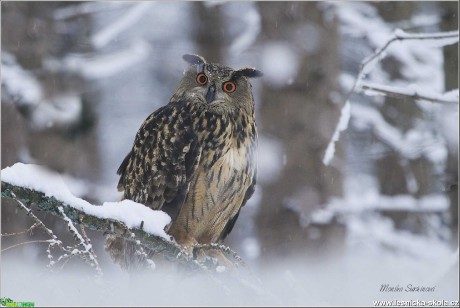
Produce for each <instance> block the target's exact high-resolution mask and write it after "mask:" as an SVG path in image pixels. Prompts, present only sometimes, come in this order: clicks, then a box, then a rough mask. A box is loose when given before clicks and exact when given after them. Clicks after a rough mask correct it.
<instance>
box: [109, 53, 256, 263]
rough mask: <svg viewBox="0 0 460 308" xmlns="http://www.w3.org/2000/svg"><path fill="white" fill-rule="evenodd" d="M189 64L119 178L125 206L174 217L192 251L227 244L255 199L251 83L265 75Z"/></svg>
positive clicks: (178, 237)
mask: <svg viewBox="0 0 460 308" xmlns="http://www.w3.org/2000/svg"><path fill="white" fill-rule="evenodd" d="M183 59H184V60H185V61H186V62H188V63H189V64H190V67H189V68H188V69H187V70H186V71H185V73H184V75H183V77H182V80H181V81H180V82H179V86H178V87H177V90H176V92H175V93H174V95H173V96H172V98H171V100H170V101H169V103H168V104H167V105H165V106H163V107H161V108H159V109H158V110H157V111H155V112H153V113H152V114H151V115H150V116H148V117H147V119H146V120H145V121H144V122H143V123H142V125H141V127H140V128H139V130H138V132H137V134H136V137H135V140H134V144H133V147H132V149H131V151H130V152H129V153H128V155H127V156H126V158H125V159H124V160H123V162H122V163H121V165H120V167H119V169H118V172H117V173H118V174H119V175H120V180H119V183H118V189H119V190H120V191H123V192H124V194H123V198H124V199H130V200H133V201H135V202H138V203H142V204H145V205H146V206H148V207H150V208H152V209H154V210H160V209H161V210H163V211H165V212H166V213H168V214H169V215H170V216H171V223H170V224H169V226H168V227H167V230H166V231H167V233H169V234H170V235H171V236H173V237H174V239H175V241H176V242H177V243H178V244H180V245H183V246H185V247H193V245H195V244H209V243H220V242H222V241H223V240H224V239H225V237H226V236H227V235H228V234H229V233H230V232H231V231H232V229H233V227H234V225H235V222H236V220H237V218H238V215H239V213H240V210H241V208H242V207H243V206H244V205H245V203H246V202H247V201H248V199H249V198H250V197H251V196H252V194H253V193H254V189H255V185H256V148H257V129H256V121H255V117H254V99H253V95H252V86H251V84H250V82H249V78H253V77H260V76H262V73H261V72H260V71H259V70H256V69H254V68H241V69H237V70H235V69H232V68H230V67H227V66H223V65H220V64H215V63H207V62H206V60H205V59H204V58H203V57H201V56H197V55H190V54H186V55H184V56H183ZM118 244H120V243H118ZM110 246H112V248H116V247H121V246H120V245H116V243H109V245H107V246H106V248H107V247H108V248H109V250H110ZM112 257H114V255H113V253H112Z"/></svg>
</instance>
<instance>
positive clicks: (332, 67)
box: [257, 2, 344, 261]
mask: <svg viewBox="0 0 460 308" xmlns="http://www.w3.org/2000/svg"><path fill="white" fill-rule="evenodd" d="M258 5H259V9H260V13H261V16H262V34H261V37H263V42H262V44H265V45H262V48H261V49H262V50H264V46H267V48H270V46H273V45H270V44H272V43H275V44H278V43H279V44H282V46H285V47H286V48H289V49H290V50H291V51H293V52H294V54H296V55H297V56H298V60H299V61H298V62H299V65H298V68H297V76H296V77H295V78H294V79H293V80H292V81H286V83H285V84H283V85H281V86H280V85H277V86H274V85H271V84H269V82H267V81H265V83H264V86H263V88H262V90H261V93H262V95H261V99H260V102H261V107H260V108H259V110H260V117H259V127H261V128H262V130H261V131H262V132H263V133H265V134H266V136H270V137H271V138H274V139H276V141H277V142H279V144H281V146H282V150H283V151H284V155H283V156H284V159H283V161H284V165H283V166H282V170H281V172H280V174H279V176H278V178H277V180H276V181H275V182H273V183H270V184H265V185H264V184H262V185H259V187H258V189H261V190H263V192H262V196H263V197H262V201H261V203H260V212H259V214H258V218H257V224H258V228H257V230H258V236H259V238H260V241H261V246H262V258H263V261H272V260H275V259H281V258H285V257H292V256H298V254H300V255H301V254H305V255H307V256H313V255H318V256H323V255H324V253H325V252H328V251H329V252H332V250H335V249H337V248H338V247H340V246H342V244H343V235H344V232H343V229H342V227H341V226H339V225H337V224H336V223H334V222H333V223H331V224H330V225H315V224H308V223H307V224H305V222H307V221H308V219H309V218H310V215H311V213H312V212H313V211H314V210H316V209H318V208H320V207H321V206H322V205H324V204H326V203H327V202H328V200H329V199H330V198H331V197H333V196H340V195H341V194H342V170H341V168H342V165H341V162H342V158H343V153H342V150H341V143H340V142H339V143H338V144H337V147H336V149H337V151H336V154H335V157H336V158H335V159H334V160H333V163H332V165H331V166H325V165H324V164H323V163H322V158H323V156H324V153H325V150H326V147H327V145H328V143H329V141H330V140H331V136H332V134H333V132H334V130H335V127H336V126H337V123H338V119H339V115H340V110H341V107H342V102H340V103H337V102H334V101H332V97H333V96H334V95H336V94H337V92H338V86H337V80H336V79H337V76H338V73H339V69H340V62H339V56H338V46H337V45H338V32H337V24H336V22H335V21H326V20H325V19H324V16H323V12H321V10H320V9H319V6H318V4H317V3H314V2H310V3H308V2H289V3H281V2H280V3H278V2H275V3H273V2H272V3H270V2H267V3H265V2H260V3H258ZM299 29H300V30H299ZM302 30H309V31H305V32H303V31H302ZM293 35H297V38H298V39H299V40H298V39H294V38H293ZM309 35H311V36H309ZM271 60H272V61H274V62H276V61H277V60H278V59H271ZM342 138H343V136H342ZM301 213H302V214H301ZM304 218H306V220H305V219H304Z"/></svg>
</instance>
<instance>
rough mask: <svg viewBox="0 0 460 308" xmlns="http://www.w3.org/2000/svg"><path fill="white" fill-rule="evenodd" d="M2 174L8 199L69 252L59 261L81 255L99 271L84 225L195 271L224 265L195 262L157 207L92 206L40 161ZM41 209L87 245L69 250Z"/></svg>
mask: <svg viewBox="0 0 460 308" xmlns="http://www.w3.org/2000/svg"><path fill="white" fill-rule="evenodd" d="M1 177H2V183H1V186H2V190H1V196H2V198H8V199H13V200H16V201H17V202H18V204H19V206H20V207H21V208H23V209H24V210H25V211H26V212H27V214H28V215H29V216H30V217H32V219H34V221H35V223H36V224H39V225H40V226H42V227H43V228H44V229H45V231H46V232H47V233H48V235H49V236H50V237H51V240H52V242H53V243H51V242H50V244H53V245H58V246H59V247H62V248H63V249H64V250H65V252H66V255H64V256H61V258H60V259H59V260H61V259H62V258H65V257H66V256H69V255H72V254H73V255H74V254H79V255H80V256H81V257H82V258H84V259H86V260H87V261H88V262H89V263H90V264H93V265H92V266H93V267H95V268H96V270H97V269H98V268H99V265H98V263H97V261H96V257H95V254H94V251H93V249H92V246H91V243H90V241H89V239H88V238H87V236H86V233H85V232H84V229H82V233H81V234H80V232H79V231H78V230H77V228H76V227H75V225H80V227H85V228H88V229H91V230H96V231H101V232H104V233H109V234H113V235H115V236H117V237H121V238H124V239H126V240H128V241H131V242H134V243H136V244H137V246H139V247H138V248H139V249H138V250H139V252H140V253H141V254H145V251H148V252H149V253H150V254H159V255H162V256H164V257H165V258H166V259H168V260H170V261H172V262H177V263H179V264H184V265H186V266H187V267H189V268H192V269H200V270H206V271H211V272H212V271H216V270H217V267H218V266H217V265H216V264H213V263H212V262H211V263H210V262H207V263H206V266H203V264H200V263H199V262H197V261H196V260H194V259H193V258H192V257H191V256H190V255H188V254H187V253H186V252H185V251H184V250H183V249H182V247H181V246H179V245H178V244H176V243H175V241H173V240H172V238H171V237H170V236H169V235H167V234H166V232H165V231H164V228H165V226H166V225H167V224H169V222H170V217H169V216H168V215H167V214H166V213H164V212H162V211H154V210H152V209H150V208H148V207H146V206H144V205H142V204H139V203H135V202H133V201H130V200H123V201H120V202H105V203H104V204H103V205H93V204H90V203H89V202H87V201H85V200H83V199H80V198H77V197H75V196H73V195H72V194H71V193H70V191H69V189H68V187H67V186H66V185H65V184H64V182H63V181H62V179H61V178H60V176H59V175H58V174H55V173H52V172H50V171H48V170H46V169H44V168H43V167H40V166H37V165H26V164H22V163H17V164H15V165H13V166H12V167H7V168H5V169H3V170H2V173H1ZM36 210H38V211H44V212H47V213H51V214H53V215H55V216H58V217H60V218H61V219H63V220H64V221H65V222H66V224H67V225H68V228H69V230H70V232H71V233H72V234H73V235H74V237H75V239H76V240H77V242H78V245H79V246H82V247H83V249H82V250H78V251H77V250H73V251H67V250H66V248H65V247H63V245H62V243H61V242H60V241H59V240H58V239H57V237H56V236H55V235H54V233H53V232H52V230H51V229H49V228H47V227H46V226H45V225H44V224H43V223H42V222H41V221H40V220H39V219H38V218H37V217H36V216H35V215H34V214H33V212H34V211H36ZM207 246H208V245H204V246H203V245H202V246H200V247H197V248H196V249H194V252H195V250H205V249H207V248H206V247H207ZM208 248H209V249H215V250H219V251H221V252H222V254H223V255H224V256H226V257H227V258H228V260H230V262H233V263H234V264H235V266H237V265H239V264H242V265H244V264H243V263H242V262H241V258H239V257H237V255H236V253H234V252H233V251H232V250H231V249H229V248H228V247H225V246H222V245H217V246H216V245H209V247H208ZM59 260H58V261H59ZM147 261H148V260H147ZM152 265H153V264H152ZM153 266H154V265H153ZM212 266H214V268H213V267H212ZM98 272H99V271H98Z"/></svg>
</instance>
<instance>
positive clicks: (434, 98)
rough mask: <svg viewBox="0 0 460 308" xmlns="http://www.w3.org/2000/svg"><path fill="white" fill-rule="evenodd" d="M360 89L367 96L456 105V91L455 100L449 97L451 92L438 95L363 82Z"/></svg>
mask: <svg viewBox="0 0 460 308" xmlns="http://www.w3.org/2000/svg"><path fill="white" fill-rule="evenodd" d="M361 89H362V90H363V92H364V93H365V94H368V95H375V94H378V95H384V96H390V97H395V98H401V99H405V98H411V99H413V100H425V101H429V102H432V103H440V104H458V89H457V96H456V98H455V97H454V96H453V95H451V94H452V93H453V92H452V91H449V92H447V93H445V94H441V95H440V94H437V93H432V92H428V91H423V90H422V89H415V88H413V87H396V86H387V85H382V84H377V83H371V82H365V81H363V82H361ZM454 94H455V93H454Z"/></svg>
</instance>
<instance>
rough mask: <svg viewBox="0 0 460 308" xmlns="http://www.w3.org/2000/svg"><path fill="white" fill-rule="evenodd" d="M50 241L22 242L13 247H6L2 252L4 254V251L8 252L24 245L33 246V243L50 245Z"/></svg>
mask: <svg viewBox="0 0 460 308" xmlns="http://www.w3.org/2000/svg"><path fill="white" fill-rule="evenodd" d="M49 241H50V240H34V241H28V242H21V243H17V244H14V245H11V246H9V247H6V248H4V249H2V250H1V251H2V252H4V251H7V250H9V249H11V248H15V247H18V246H22V245H27V244H33V243H49Z"/></svg>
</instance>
